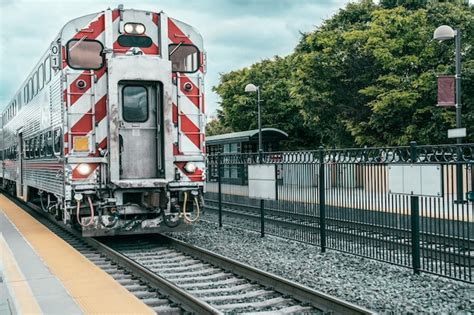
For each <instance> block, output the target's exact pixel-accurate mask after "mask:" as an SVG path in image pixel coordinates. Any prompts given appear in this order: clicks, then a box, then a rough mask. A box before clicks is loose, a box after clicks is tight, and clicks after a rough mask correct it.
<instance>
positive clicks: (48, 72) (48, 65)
mask: <svg viewBox="0 0 474 315" xmlns="http://www.w3.org/2000/svg"><path fill="white" fill-rule="evenodd" d="M44 81H45V82H46V83H49V81H51V59H50V57H49V55H48V57H46V59H45V60H44Z"/></svg>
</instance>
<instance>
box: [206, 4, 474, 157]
mask: <svg viewBox="0 0 474 315" xmlns="http://www.w3.org/2000/svg"><path fill="white" fill-rule="evenodd" d="M454 2H455V3H437V2H433V1H430V2H423V3H422V2H417V1H412V2H410V1H401V0H394V1H389V0H387V1H381V3H380V5H375V4H373V3H372V2H371V1H367V0H366V1H360V2H358V3H349V4H348V5H347V6H346V7H345V8H344V9H342V10H340V12H339V13H338V14H336V15H335V16H333V17H332V18H331V19H329V20H327V21H325V22H324V23H323V25H322V26H321V27H319V28H317V29H316V30H315V31H313V32H311V33H307V34H303V35H302V38H301V40H300V42H299V44H298V45H297V47H296V48H295V52H294V53H293V54H291V55H289V56H286V57H274V58H273V59H271V60H264V61H262V62H259V63H256V64H254V65H252V66H251V67H249V68H244V69H241V70H237V71H233V72H230V73H226V74H223V75H222V76H221V78H220V83H219V85H218V86H216V87H215V88H214V90H215V91H216V92H217V93H218V94H219V95H220V97H221V100H222V103H221V110H220V111H219V113H218V115H219V118H220V122H221V124H222V125H223V126H225V127H229V128H230V129H232V130H234V131H240V130H247V129H253V128H256V127H257V119H256V117H257V115H256V109H257V106H256V97H255V95H252V94H246V93H244V91H243V90H244V87H245V85H246V84H247V83H250V82H251V83H254V84H256V85H260V86H261V90H262V99H263V100H264V102H263V106H262V113H263V114H262V122H263V125H264V126H265V127H275V128H280V129H282V130H284V131H286V132H288V133H289V135H290V139H291V142H290V143H289V144H288V148H292V149H295V148H304V147H306V148H315V147H317V146H319V145H324V146H327V147H333V146H339V147H340V146H354V145H359V146H363V145H368V146H385V145H406V144H408V143H409V142H410V141H412V140H416V141H418V142H419V143H425V144H428V143H430V144H436V143H446V142H448V139H447V129H449V128H453V127H454V126H455V113H454V109H451V108H450V109H445V108H438V107H436V106H435V105H436V95H437V92H436V91H437V84H436V75H437V74H441V73H450V74H453V73H454V42H453V41H446V42H443V43H438V42H435V41H432V40H431V38H432V34H433V31H434V30H435V29H436V27H437V26H439V25H442V24H447V25H451V26H453V27H455V28H459V29H460V30H461V34H462V58H463V73H462V80H463V81H462V86H463V90H462V92H463V93H462V103H463V108H462V113H463V126H466V127H467V128H468V134H469V135H471V136H470V138H469V139H468V140H469V141H474V136H473V133H474V130H473V129H474V128H473V127H472V126H474V89H473V88H472V87H473V86H474V58H473V57H474V9H473V7H472V6H469V5H465V4H463V3H459V1H454Z"/></svg>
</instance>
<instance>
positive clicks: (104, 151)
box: [1, 6, 205, 236]
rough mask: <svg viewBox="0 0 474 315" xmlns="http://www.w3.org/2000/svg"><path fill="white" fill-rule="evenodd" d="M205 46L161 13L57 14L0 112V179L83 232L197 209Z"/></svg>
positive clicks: (171, 219)
mask: <svg viewBox="0 0 474 315" xmlns="http://www.w3.org/2000/svg"><path fill="white" fill-rule="evenodd" d="M204 72H205V54H204V50H203V41H202V37H201V35H200V34H199V33H198V32H197V31H196V30H195V29H194V28H193V27H191V26H190V25H187V24H185V23H183V22H181V21H178V20H176V19H173V18H170V17H168V16H167V15H166V14H165V13H164V12H148V11H141V10H131V9H130V10H129V9H123V7H121V6H119V8H117V9H113V10H111V9H107V10H106V11H103V12H100V13H96V14H90V15H86V16H83V17H79V18H76V19H74V20H72V21H70V22H68V23H67V24H66V25H65V26H64V27H63V28H62V29H61V31H60V32H59V34H58V36H57V37H56V38H55V39H54V40H53V41H52V43H51V45H50V47H49V48H48V50H47V52H46V53H45V54H44V55H43V56H42V57H41V59H40V61H39V62H38V63H37V65H36V66H35V67H34V69H33V71H32V72H31V74H30V75H29V76H28V77H27V79H26V80H25V81H24V83H23V84H22V86H21V88H20V89H19V90H18V92H17V93H16V94H15V96H14V98H13V99H12V100H11V102H10V103H9V104H8V105H7V107H6V108H5V110H4V112H3V115H2V137H1V138H2V139H1V140H2V142H1V149H2V153H3V155H2V159H3V160H2V172H1V179H2V186H3V188H4V189H5V190H7V191H9V192H10V193H12V194H15V195H16V196H17V197H19V198H21V199H23V200H24V201H27V202H32V203H36V204H37V205H38V206H39V207H41V208H42V209H43V210H44V211H47V212H49V213H50V214H52V215H54V216H55V217H56V219H57V220H62V221H63V222H64V223H66V224H68V225H70V226H72V227H74V228H77V229H79V230H81V231H82V234H83V235H84V236H100V235H116V234H135V233H154V232H159V231H166V230H169V229H174V230H182V229H186V228H187V227H189V226H190V223H191V222H192V221H194V220H195V219H196V218H197V216H198V212H199V209H200V207H202V193H203V181H204V174H205V172H204V166H205V164H204V150H205V149H204V148H205V146H204V127H205V126H204V124H205V117H204V113H205V111H204V99H203V96H204V93H203V90H204V82H203V76H204Z"/></svg>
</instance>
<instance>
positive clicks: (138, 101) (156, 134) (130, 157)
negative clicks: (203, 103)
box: [119, 81, 164, 179]
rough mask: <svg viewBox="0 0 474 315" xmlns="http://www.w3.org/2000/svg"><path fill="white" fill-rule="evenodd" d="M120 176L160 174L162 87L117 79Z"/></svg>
mask: <svg viewBox="0 0 474 315" xmlns="http://www.w3.org/2000/svg"><path fill="white" fill-rule="evenodd" d="M119 99H120V103H121V104H120V131H119V143H120V178H121V179H140V178H144V179H145V178H159V177H162V176H163V175H164V171H163V163H162V161H163V159H162V156H163V145H162V135H161V125H162V124H161V121H162V106H161V88H160V85H159V84H156V83H153V82H137V81H130V82H120V85H119Z"/></svg>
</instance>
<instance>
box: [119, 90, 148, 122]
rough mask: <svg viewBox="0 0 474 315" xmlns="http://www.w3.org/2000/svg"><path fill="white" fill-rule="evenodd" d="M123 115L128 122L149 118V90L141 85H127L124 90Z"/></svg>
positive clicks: (143, 120)
mask: <svg viewBox="0 0 474 315" xmlns="http://www.w3.org/2000/svg"><path fill="white" fill-rule="evenodd" d="M122 116H123V119H124V120H125V121H127V122H145V121H147V120H148V92H147V89H146V88H145V87H144V86H141V85H127V86H125V87H124V88H123V90H122Z"/></svg>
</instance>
